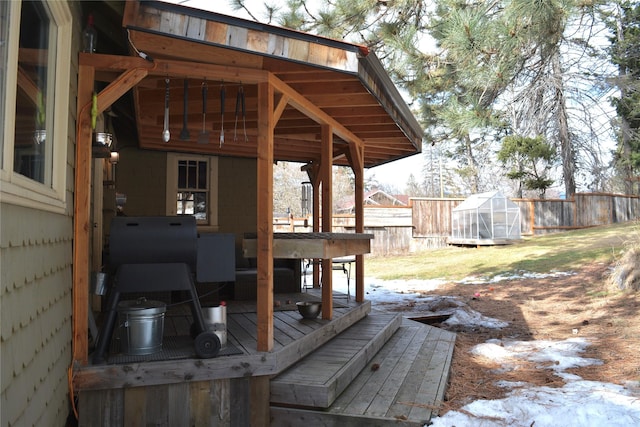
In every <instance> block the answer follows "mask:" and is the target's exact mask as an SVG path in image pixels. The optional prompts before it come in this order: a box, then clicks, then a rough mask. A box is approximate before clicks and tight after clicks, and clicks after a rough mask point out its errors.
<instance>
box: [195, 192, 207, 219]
mask: <svg viewBox="0 0 640 427" xmlns="http://www.w3.org/2000/svg"><path fill="white" fill-rule="evenodd" d="M194 208H195V212H194V215H195V217H196V219H197V220H198V221H206V220H207V193H205V192H198V193H194Z"/></svg>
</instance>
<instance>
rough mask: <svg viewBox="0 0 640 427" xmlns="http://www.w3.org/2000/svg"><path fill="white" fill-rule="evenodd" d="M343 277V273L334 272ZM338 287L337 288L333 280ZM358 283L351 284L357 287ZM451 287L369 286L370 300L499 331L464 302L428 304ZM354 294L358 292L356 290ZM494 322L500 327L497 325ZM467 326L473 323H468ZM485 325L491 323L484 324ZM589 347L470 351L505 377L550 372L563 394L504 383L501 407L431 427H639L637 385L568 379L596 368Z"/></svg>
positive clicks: (528, 345)
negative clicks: (520, 364) (533, 366)
mask: <svg viewBox="0 0 640 427" xmlns="http://www.w3.org/2000/svg"><path fill="white" fill-rule="evenodd" d="M337 273H339V272H337ZM573 274H575V273H572V272H551V273H549V274H540V273H530V272H518V273H517V274H514V275H506V274H505V275H498V276H495V277H494V278H492V279H486V278H482V279H481V278H466V279H465V280H464V281H461V282H460V283H469V284H489V283H497V282H501V281H505V280H519V279H528V278H538V279H543V278H548V277H561V276H569V275H573ZM336 279H337V280H336ZM352 283H353V282H352ZM446 283H447V282H446V281H445V280H443V279H435V280H409V281H404V280H391V281H384V280H378V279H368V278H366V279H365V291H366V298H367V299H368V300H370V301H371V302H372V304H373V305H374V306H375V305H387V304H405V305H407V304H409V305H411V306H412V307H413V309H415V310H420V311H421V312H422V311H437V310H442V309H443V307H446V309H447V310H451V311H452V312H453V315H452V316H451V317H450V318H449V319H451V318H452V317H453V318H454V320H453V321H452V322H459V323H460V324H463V325H465V324H466V325H467V326H478V323H479V324H481V325H482V326H485V327H490V326H487V324H490V325H497V324H501V323H504V322H501V321H499V320H496V319H488V318H484V316H482V315H481V314H479V313H478V314H477V315H476V314H474V313H475V312H473V311H472V310H470V309H469V308H468V307H467V306H466V304H465V303H464V301H461V300H460V299H458V298H455V297H436V296H425V295H424V294H423V293H424V292H425V291H429V290H434V289H437V288H438V287H440V286H443V285H444V284H446ZM334 289H335V290H337V291H340V292H343V293H346V291H347V286H346V281H345V280H344V277H341V276H334ZM352 290H353V289H352ZM494 321H495V323H494ZM467 322H468V323H467ZM483 322H488V323H487V324H485V323H483ZM588 345H589V341H588V340H586V339H584V338H579V337H574V338H569V339H566V340H564V341H546V340H541V341H511V340H489V341H488V342H486V343H484V344H480V345H477V346H475V347H474V348H473V352H474V353H475V354H481V355H483V356H485V357H488V358H490V359H492V360H495V361H496V362H498V363H499V364H500V365H501V366H502V369H503V370H512V369H515V366H516V365H515V363H514V361H517V360H529V361H532V362H534V363H539V364H540V367H541V368H546V369H553V371H554V374H555V375H557V376H558V377H559V378H561V379H562V380H563V381H564V382H565V385H564V386H563V387H560V388H552V387H538V386H534V385H532V384H528V383H526V382H522V381H512V382H510V381H500V382H499V383H498V385H499V386H500V387H504V388H506V389H508V390H509V392H508V395H507V396H506V397H505V398H503V399H495V400H477V401H475V402H472V403H470V404H468V405H466V406H464V407H463V408H461V410H460V411H449V412H447V413H446V414H444V415H443V416H441V417H434V418H433V419H432V420H431V424H429V425H430V426H432V427H452V426H455V427H506V426H509V427H531V426H534V427H558V426H563V427H596V426H598V427H599V426H607V427H629V426H640V382H638V381H637V380H635V381H628V382H627V383H625V385H624V386H620V385H616V384H610V383H603V382H597V381H586V380H583V379H582V378H581V377H580V376H578V375H575V374H570V373H567V372H564V370H565V369H568V368H571V367H577V366H588V365H597V364H601V363H602V362H601V361H600V360H597V359H591V358H582V357H581V356H580V354H581V353H583V352H584V351H585V349H586V348H587V346H588Z"/></svg>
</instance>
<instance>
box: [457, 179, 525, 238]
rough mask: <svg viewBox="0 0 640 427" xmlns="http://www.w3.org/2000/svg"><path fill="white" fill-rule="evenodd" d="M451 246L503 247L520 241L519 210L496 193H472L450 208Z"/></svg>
mask: <svg viewBox="0 0 640 427" xmlns="http://www.w3.org/2000/svg"><path fill="white" fill-rule="evenodd" d="M451 221H452V232H451V239H449V240H450V242H451V243H454V244H455V243H468V244H483V242H484V244H492V243H491V242H493V244H505V243H507V242H506V241H507V240H518V239H520V208H519V207H518V205H516V204H515V203H513V202H512V201H511V200H509V199H508V198H507V197H505V196H504V195H502V194H501V193H500V192H498V191H492V192H488V193H480V194H474V195H472V196H470V197H469V198H467V199H466V200H465V201H464V202H462V203H461V204H460V205H458V206H457V207H456V208H454V209H453V212H452V218H451Z"/></svg>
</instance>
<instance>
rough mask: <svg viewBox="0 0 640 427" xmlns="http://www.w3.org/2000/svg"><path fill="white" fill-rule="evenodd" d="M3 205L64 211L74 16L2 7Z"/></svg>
mask: <svg viewBox="0 0 640 427" xmlns="http://www.w3.org/2000/svg"><path fill="white" fill-rule="evenodd" d="M0 18H1V20H0V59H1V61H0V85H1V86H2V89H0V102H1V103H2V105H1V106H0V132H2V138H0V148H1V149H0V179H1V181H2V185H1V188H0V200H1V201H3V202H7V203H14V204H19V205H24V206H29V207H34V208H39V209H45V210H52V211H57V212H64V211H65V193H66V191H65V190H66V188H65V184H66V167H67V161H66V159H67V144H68V138H69V135H68V122H69V90H70V89H69V79H70V77H69V76H70V62H71V39H72V37H71V31H72V15H71V12H70V10H69V6H68V5H67V3H65V2H59V1H52V0H42V1H28V2H27V1H25V2H19V1H10V2H4V1H3V2H0Z"/></svg>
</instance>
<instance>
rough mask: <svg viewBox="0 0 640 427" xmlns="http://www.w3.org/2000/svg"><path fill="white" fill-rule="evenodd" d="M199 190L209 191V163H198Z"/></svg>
mask: <svg viewBox="0 0 640 427" xmlns="http://www.w3.org/2000/svg"><path fill="white" fill-rule="evenodd" d="M198 189H200V190H206V189H207V162H198Z"/></svg>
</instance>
